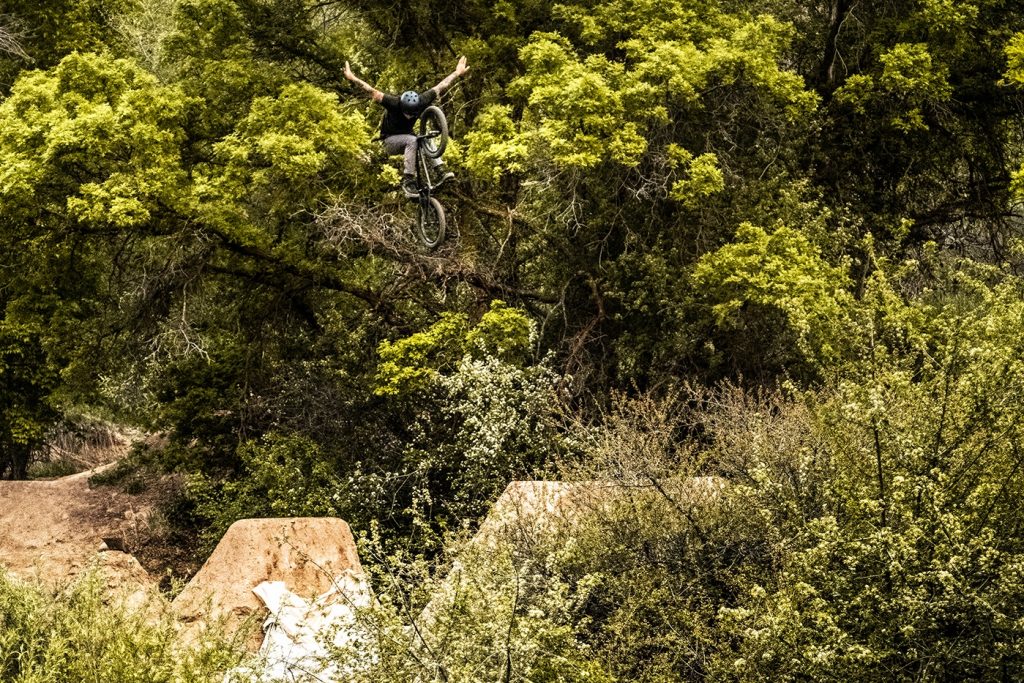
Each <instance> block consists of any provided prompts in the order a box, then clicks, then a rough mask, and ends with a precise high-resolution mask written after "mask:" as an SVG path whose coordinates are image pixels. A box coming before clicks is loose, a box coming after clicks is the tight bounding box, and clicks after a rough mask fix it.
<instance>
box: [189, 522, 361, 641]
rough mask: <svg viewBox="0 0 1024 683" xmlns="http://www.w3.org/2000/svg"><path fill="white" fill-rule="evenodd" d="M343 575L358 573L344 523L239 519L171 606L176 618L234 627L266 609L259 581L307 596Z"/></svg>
mask: <svg viewBox="0 0 1024 683" xmlns="http://www.w3.org/2000/svg"><path fill="white" fill-rule="evenodd" d="M343 575H350V576H351V575H354V576H357V577H360V578H361V577H362V576H363V570H362V566H361V565H360V564H359V556H358V554H357V551H356V544H355V539H354V538H353V537H352V530H351V529H350V528H349V526H348V523H346V522H345V521H343V520H341V519H335V518H329V517H292V518H288V519H244V520H241V521H238V522H235V523H234V524H232V525H231V527H230V528H229V529H228V531H227V533H225V534H224V537H223V538H222V539H221V541H220V543H219V544H218V545H217V548H216V550H214V551H213V554H212V555H211V556H210V558H209V559H208V560H207V561H206V564H204V565H203V567H202V569H200V570H199V573H197V574H196V575H195V576H194V577H192V580H191V581H190V582H189V583H188V585H187V586H185V589H184V590H183V591H182V592H181V594H179V595H178V597H177V598H176V599H175V600H174V603H173V604H172V609H173V610H174V612H175V613H176V614H177V615H178V617H179V619H181V620H182V621H184V622H188V623H192V624H195V625H197V626H204V625H208V624H212V623H214V622H216V621H219V620H224V621H225V622H226V625H227V626H228V628H236V627H237V626H238V625H240V624H241V623H242V622H244V621H245V620H247V619H249V618H250V617H253V616H260V615H262V614H264V613H265V608H264V607H263V604H262V603H261V602H260V600H259V598H257V597H256V595H255V594H254V593H253V589H254V588H256V587H257V586H258V585H260V584H261V583H263V582H264V581H283V582H285V583H286V584H287V586H288V589H289V590H290V591H291V592H292V593H295V594H296V595H299V596H302V597H304V598H310V599H312V598H315V597H316V596H318V595H321V594H323V593H325V592H327V591H328V590H330V589H331V588H332V587H334V584H335V582H336V580H337V577H340V576H343Z"/></svg>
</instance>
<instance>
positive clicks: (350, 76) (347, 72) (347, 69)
mask: <svg viewBox="0 0 1024 683" xmlns="http://www.w3.org/2000/svg"><path fill="white" fill-rule="evenodd" d="M355 77H356V75H355V74H354V73H352V67H350V66H349V65H348V61H347V60H346V61H345V78H347V79H348V80H350V81H351V80H352V79H354V78H355Z"/></svg>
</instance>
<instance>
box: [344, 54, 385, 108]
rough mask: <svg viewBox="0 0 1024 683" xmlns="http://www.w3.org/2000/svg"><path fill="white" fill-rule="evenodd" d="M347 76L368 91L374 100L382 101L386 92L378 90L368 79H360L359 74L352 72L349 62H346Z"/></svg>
mask: <svg viewBox="0 0 1024 683" xmlns="http://www.w3.org/2000/svg"><path fill="white" fill-rule="evenodd" d="M345 78H347V79H348V80H350V81H352V82H353V83H355V84H356V85H358V86H359V87H360V88H362V89H363V90H365V91H366V92H368V93H370V99H372V100H373V101H374V102H380V101H382V100H383V99H384V93H382V92H381V91H380V90H377V89H376V88H374V87H373V86H372V85H370V84H369V83H367V82H366V81H363V80H360V79H359V77H358V76H356V75H355V74H354V73H352V68H351V67H350V66H349V65H348V62H345Z"/></svg>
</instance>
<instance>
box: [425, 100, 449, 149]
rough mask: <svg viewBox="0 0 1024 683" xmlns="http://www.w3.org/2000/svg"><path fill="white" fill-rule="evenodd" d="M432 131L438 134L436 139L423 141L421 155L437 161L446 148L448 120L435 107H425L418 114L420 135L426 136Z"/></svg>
mask: <svg viewBox="0 0 1024 683" xmlns="http://www.w3.org/2000/svg"><path fill="white" fill-rule="evenodd" d="M433 131H437V132H438V133H440V134H439V135H438V136H437V137H432V138H424V139H423V153H424V154H426V155H427V156H428V157H430V158H431V159H437V158H439V157H440V156H441V155H442V154H444V149H445V147H447V146H448V119H447V118H445V115H444V112H443V111H441V110H440V109H438V108H437V107H427V108H426V109H424V110H423V113H422V114H420V135H427V134H428V133H431V132H433Z"/></svg>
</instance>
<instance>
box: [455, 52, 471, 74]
mask: <svg viewBox="0 0 1024 683" xmlns="http://www.w3.org/2000/svg"><path fill="white" fill-rule="evenodd" d="M467 71H469V67H468V66H466V57H465V56H462V57H460V58H459V65H458V66H457V67H455V74H456V75H457V76H461V75H462V74H464V73H466V72H467Z"/></svg>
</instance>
